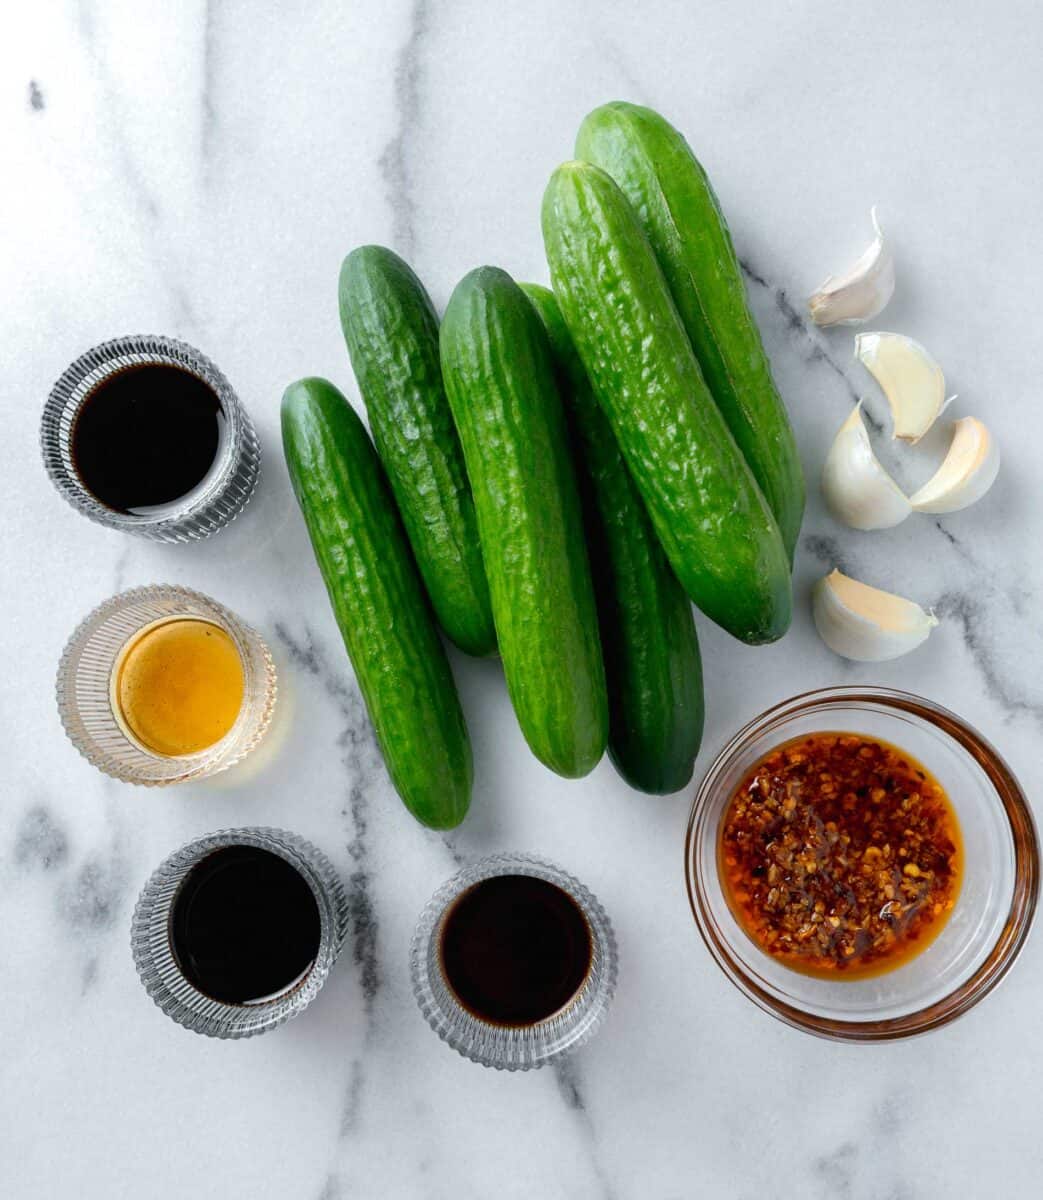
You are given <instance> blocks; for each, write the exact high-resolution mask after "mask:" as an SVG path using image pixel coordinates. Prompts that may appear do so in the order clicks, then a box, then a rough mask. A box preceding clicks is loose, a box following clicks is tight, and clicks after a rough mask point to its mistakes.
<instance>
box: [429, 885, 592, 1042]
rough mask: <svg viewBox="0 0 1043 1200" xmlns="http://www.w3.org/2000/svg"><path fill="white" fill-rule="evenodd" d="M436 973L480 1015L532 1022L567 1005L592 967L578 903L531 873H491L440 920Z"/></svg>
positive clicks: (589, 940) (587, 930)
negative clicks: (439, 966) (438, 965)
mask: <svg viewBox="0 0 1043 1200" xmlns="http://www.w3.org/2000/svg"><path fill="white" fill-rule="evenodd" d="M439 952H440V958H441V967H442V974H443V977H444V978H445V981H446V983H447V984H448V986H449V988H450V990H451V991H452V992H453V993H454V995H455V996H456V998H457V999H458V1000H459V1001H460V1003H461V1004H462V1005H463V1006H464V1008H466V1009H468V1010H469V1011H470V1012H471V1013H472V1014H473V1015H474V1016H476V1017H477V1018H478V1019H479V1020H482V1021H487V1022H489V1023H491V1024H494V1025H514V1026H518V1025H535V1024H536V1023H537V1022H539V1021H545V1020H546V1019H547V1018H548V1017H552V1016H554V1014H555V1013H557V1012H559V1011H560V1010H561V1009H563V1008H565V1007H566V1005H567V1004H568V1003H569V1001H570V1000H572V998H573V997H574V996H575V995H576V993H577V992H578V991H579V990H580V988H581V987H582V986H583V982H584V980H585V979H586V978H587V975H588V973H589V972H590V966H591V959H592V956H593V940H592V937H591V931H590V925H589V924H588V923H587V919H586V917H585V916H584V915H583V911H582V910H581V909H580V907H579V905H578V904H577V903H576V902H575V900H573V899H572V897H571V896H570V895H569V894H568V893H567V892H565V891H563V890H562V889H561V888H560V887H557V886H556V885H555V884H553V883H548V882H547V881H546V880H543V879H537V878H535V877H534V876H531V875H494V876H492V877H491V878H489V879H484V880H482V881H481V882H480V883H476V884H474V885H473V887H470V888H468V889H467V891H465V892H464V893H463V894H462V895H460V896H459V897H458V898H457V899H456V900H455V902H454V903H453V904H452V905H451V907H450V908H449V909H448V910H447V912H446V914H445V916H444V917H443V918H442V930H441V939H440V944H439Z"/></svg>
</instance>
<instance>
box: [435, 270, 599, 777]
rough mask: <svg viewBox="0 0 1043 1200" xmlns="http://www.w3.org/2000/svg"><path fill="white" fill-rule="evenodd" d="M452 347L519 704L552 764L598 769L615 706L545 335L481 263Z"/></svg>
mask: <svg viewBox="0 0 1043 1200" xmlns="http://www.w3.org/2000/svg"><path fill="white" fill-rule="evenodd" d="M441 352H442V375H443V378H444V380H445V387H446V393H447V395H448V396H449V403H450V405H451V407H452V410H453V416H454V418H455V420H456V427H457V429H458V430H459V432H460V442H461V444H462V446H463V450H464V460H465V461H466V463H467V474H468V476H469V478H470V480H471V488H472V490H473V492H474V504H475V510H476V512H477V514H478V532H479V535H480V537H481V542H482V554H483V557H484V560H485V573H486V576H487V578H488V580H489V593H490V595H491V597H492V607H493V618H494V620H495V623H496V636H497V641H498V642H499V646H500V656H501V658H502V659H503V669H504V673H505V675H506V677H507V690H508V692H509V693H510V697H511V703H512V704H513V705H514V711H515V713H516V714H517V717H518V723H519V725H520V726H521V729H522V733H523V734H524V735H525V739H526V741H527V742H528V743H529V746H530V748H531V749H532V752H533V753H534V754H535V755H536V757H537V758H538V759H539V760H540V761H541V762H542V763H544V764H545V765H546V766H548V767H550V769H551V770H552V771H556V772H557V773H558V774H559V775H565V776H568V777H576V776H580V775H586V774H587V772H588V771H590V770H592V769H593V768H594V766H595V765H596V764H597V762H598V760H599V759H600V758H601V756H602V754H603V753H604V751H605V743H606V739H607V736H608V700H607V696H606V693H605V675H604V667H603V664H602V661H601V647H600V644H599V641H598V627H597V613H596V609H595V604H594V592H593V587H592V584H591V579H590V568H589V566H588V563H587V552H586V547H585V545H584V541H583V524H582V516H581V513H580V506H579V496H578V493H577V490H576V480H575V477H574V474H573V470H572V464H571V461H570V457H569V451H568V443H567V434H566V430H565V417H564V413H563V411H562V407H561V399H560V397H559V396H558V392H557V388H556V385H555V381H554V375H553V371H552V365H551V360H550V347H549V346H548V344H547V337H546V334H545V333H544V331H543V327H542V326H541V324H540V320H539V318H538V317H537V315H536V313H535V311H534V310H533V308H532V306H531V305H530V304H529V301H528V300H527V299H526V298H525V294H524V293H523V292H522V290H521V289H520V288H519V287H518V285H517V284H516V283H515V282H514V280H513V279H511V277H510V276H509V275H508V274H507V273H506V272H505V271H501V270H499V269H498V268H496V267H479V268H478V269H477V270H475V271H472V272H471V273H470V274H469V275H467V276H466V277H465V278H464V279H463V280H462V281H461V282H460V283H459V284H458V285H457V287H456V290H455V291H454V292H453V295H452V297H451V299H450V301H449V306H448V308H447V309H446V312H445V317H444V318H443V320H442V331H441Z"/></svg>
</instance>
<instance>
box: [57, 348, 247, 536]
mask: <svg viewBox="0 0 1043 1200" xmlns="http://www.w3.org/2000/svg"><path fill="white" fill-rule="evenodd" d="M149 363H158V364H163V365H168V366H176V367H180V368H181V369H182V370H185V371H188V372H189V373H190V374H192V375H194V376H195V377H196V378H197V379H200V380H201V381H202V382H203V383H205V384H206V385H207V386H208V387H209V388H211V389H212V390H213V391H214V393H215V394H216V395H217V397H218V400H219V401H220V403H221V407H222V409H223V411H224V414H225V421H226V427H227V433H226V436H225V439H224V443H223V445H221V446H219V448H218V453H217V456H216V457H215V459H214V464H213V466H212V467H211V470H210V472H209V473H208V475H207V476H206V477H205V478H204V479H203V480H202V481H201V482H200V483H199V484H198V485H197V486H196V487H195V488H193V489H192V490H191V491H190V492H188V493H187V494H186V496H185V497H184V498H183V502H175V503H174V504H172V505H170V506H168V507H167V508H166V509H165V510H164V511H163V512H161V513H157V514H154V515H148V514H135V513H121V512H118V511H117V510H116V509H112V508H109V507H108V506H107V505H105V504H103V503H102V502H101V501H100V500H99V499H98V498H97V497H96V496H95V495H94V494H93V493H92V492H91V491H90V489H89V488H87V487H86V485H85V484H84V483H83V481H82V480H81V479H80V477H79V474H78V473H77V471H76V468H75V464H74V462H73V457H72V449H71V444H70V443H71V436H72V429H73V426H74V424H75V418H76V414H77V413H78V412H79V409H80V407H81V406H82V404H83V402H84V401H85V400H86V398H87V397H88V396H89V395H90V393H91V391H92V390H93V389H94V388H95V387H97V385H98V384H99V383H101V382H102V381H103V380H105V379H108V378H110V377H111V376H112V375H115V374H116V373H117V372H119V371H120V370H123V369H125V368H127V367H130V366H145V365H148V364H149ZM40 449H41V453H42V456H43V462H44V468H45V470H46V471H47V474H48V476H49V477H50V480H51V482H52V483H53V484H54V486H55V488H56V489H57V491H58V492H59V494H60V495H61V496H62V497H63V498H64V499H65V500H66V501H67V502H68V503H69V504H71V505H72V507H73V508H75V509H76V510H77V511H78V512H80V513H82V514H83V515H84V516H85V517H88V518H89V519H90V520H92V521H94V522H95V523H96V524H99V525H104V526H106V527H108V528H110V529H117V530H121V531H123V532H125V533H133V534H137V535H139V536H142V537H147V538H150V539H152V540H154V541H161V542H186V541H196V540H200V539H202V538H206V537H209V536H210V535H211V534H212V533H215V532H217V530H219V529H222V528H223V527H224V526H225V525H228V524H230V523H231V522H232V521H234V520H235V518H236V517H237V516H239V514H240V513H241V512H242V510H243V509H244V508H245V507H246V505H247V504H248V503H249V501H250V498H251V496H252V495H253V492H254V489H255V487H256V485H257V480H258V477H259V475H260V462H261V457H260V447H259V444H258V441H257V434H256V432H255V430H254V426H253V422H252V421H251V420H250V416H249V414H248V413H247V412H246V410H245V409H244V408H243V405H242V403H241V402H240V400H239V398H238V396H237V395H236V393H235V391H234V389H233V388H232V385H231V384H230V383H229V382H228V379H227V378H226V377H225V375H224V373H223V372H222V371H221V370H220V368H219V367H217V366H216V364H215V363H214V362H213V361H212V360H211V359H210V358H208V357H207V356H206V355H205V354H203V352H202V351H200V350H197V349H196V348H195V347H194V346H191V345H189V344H188V343H187V342H183V341H181V340H179V339H178V338H171V337H165V336H163V335H161V334H126V335H124V336H121V337H117V338H110V339H109V340H108V341H105V342H100V343H98V345H96V346H92V347H90V349H88V350H85V351H84V352H83V353H82V354H81V355H79V356H78V357H77V358H75V359H74V360H73V361H72V362H71V363H70V364H69V365H68V366H67V367H66V368H65V370H64V371H63V372H62V374H61V375H60V376H59V377H58V379H57V380H56V381H55V383H54V384H53V386H52V387H51V390H50V392H49V393H48V396H47V400H46V402H45V403H44V407H43V412H42V414H41V418H40Z"/></svg>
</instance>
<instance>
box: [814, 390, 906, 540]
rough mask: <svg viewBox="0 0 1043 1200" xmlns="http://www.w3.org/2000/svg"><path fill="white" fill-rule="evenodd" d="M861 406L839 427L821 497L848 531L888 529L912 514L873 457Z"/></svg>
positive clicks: (887, 475)
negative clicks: (849, 529) (850, 529)
mask: <svg viewBox="0 0 1043 1200" xmlns="http://www.w3.org/2000/svg"><path fill="white" fill-rule="evenodd" d="M861 409H862V403H861V401H859V403H858V404H856V405H855V408H854V410H853V412H852V413H851V416H850V417H848V419H847V420H846V421H845V422H844V424H843V425H841V427H840V432H839V433H838V434H837V436H836V437H835V438H834V440H833V445H832V446H831V447H830V449H829V453H828V454H827V455H826V462H825V465H824V466H823V468H822V494H823V495H824V496H825V498H826V503H827V504H828V505H829V507H830V510H831V511H832V513H833V515H834V516H835V517H836V518H837V520H838V521H843V522H844V524H845V525H850V526H851V527H852V529H890V528H892V526H894V525H898V524H900V522H902V521H904V520H905V518H906V517H907V516H908V515H909V514H910V513H911V512H912V511H913V509H912V505H911V504H910V503H909V501H908V499H907V498H906V495H905V493H904V492H903V491H902V489H901V488H900V487H899V486H898V484H897V483H895V481H894V480H893V479H892V478H891V476H890V475H889V474H888V473H887V472H886V471H885V470H884V468H883V466H882V465H881V463H880V460H879V459H878V458H877V457H876V455H875V454H874V453H873V447H872V445H871V444H870V441H869V433H868V431H867V430H866V427H865V422H864V421H863V420H862V412H861Z"/></svg>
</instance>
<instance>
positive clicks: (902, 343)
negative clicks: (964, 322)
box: [855, 333, 946, 442]
mask: <svg viewBox="0 0 1043 1200" xmlns="http://www.w3.org/2000/svg"><path fill="white" fill-rule="evenodd" d="M855 356H856V357H857V358H858V359H859V360H860V361H861V363H862V365H863V366H864V367H865V368H866V370H867V371H868V372H869V373H870V375H872V376H873V378H874V379H875V380H876V381H877V383H878V384H879V385H880V388H881V390H882V391H883V393H884V395H885V396H886V397H887V403H888V404H889V405H890V407H891V418H892V420H893V421H894V433H893V434H892V436H893V437H896V438H902V440H903V441H907V442H918V441H919V440H920V439H921V438H922V437H923V435H924V434H925V433H926V432H927V431H928V429H930V428H931V426H932V425H933V424H934V423H935V421H936V420H937V419H938V416H939V414H940V413H941V411H942V410H943V409H944V408H945V406H946V399H945V376H944V375H943V374H942V369H941V367H939V366H938V364H937V363H936V362H935V361H934V359H933V358H932V357H931V356H930V354H928V353H927V351H926V350H925V349H924V348H923V346H921V345H920V343H919V342H914V341H913V339H912V338H909V337H906V336H905V335H904V334H901V333H860V334H858V336H857V337H856V338H855Z"/></svg>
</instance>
